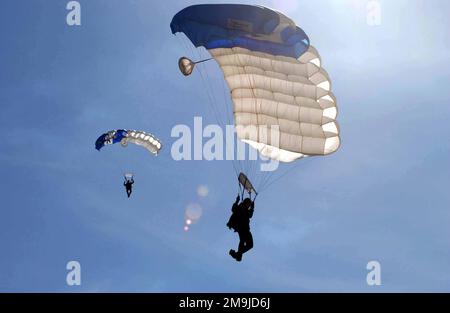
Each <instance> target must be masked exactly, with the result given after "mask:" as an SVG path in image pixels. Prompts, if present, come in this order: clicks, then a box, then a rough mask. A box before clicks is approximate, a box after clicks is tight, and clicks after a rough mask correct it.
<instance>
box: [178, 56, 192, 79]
mask: <svg viewBox="0 0 450 313" xmlns="http://www.w3.org/2000/svg"><path fill="white" fill-rule="evenodd" d="M194 66H195V62H193V61H192V60H190V59H188V58H186V57H182V58H180V59H179V60H178V67H179V68H180V71H181V73H183V75H184V76H189V75H191V74H192V71H193V70H194Z"/></svg>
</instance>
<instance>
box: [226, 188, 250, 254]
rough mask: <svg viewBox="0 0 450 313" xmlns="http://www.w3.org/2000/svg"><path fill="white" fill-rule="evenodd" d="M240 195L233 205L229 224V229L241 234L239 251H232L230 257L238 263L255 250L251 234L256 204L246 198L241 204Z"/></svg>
mask: <svg viewBox="0 0 450 313" xmlns="http://www.w3.org/2000/svg"><path fill="white" fill-rule="evenodd" d="M239 200H240V198H239V195H238V196H237V198H236V201H235V202H234V203H233V207H232V209H231V211H232V212H233V213H232V214H231V217H230V219H229V221H228V223H227V226H228V228H230V229H234V231H235V232H237V233H238V234H239V247H238V251H237V252H236V251H235V250H233V249H231V250H230V255H231V256H232V257H233V259H235V260H236V261H238V262H240V261H241V260H242V255H243V254H244V253H245V252H247V251H249V250H250V249H251V248H253V236H252V233H251V232H250V219H251V218H252V216H253V211H254V208H255V203H254V201H252V200H251V199H250V198H245V199H244V200H243V201H242V202H241V203H239Z"/></svg>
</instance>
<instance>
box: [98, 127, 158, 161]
mask: <svg viewBox="0 0 450 313" xmlns="http://www.w3.org/2000/svg"><path fill="white" fill-rule="evenodd" d="M119 142H120V144H121V145H122V146H123V147H126V146H127V145H128V143H129V142H131V143H134V144H136V145H139V146H142V147H144V148H145V149H147V150H148V151H149V152H151V153H152V154H154V155H157V154H158V152H159V150H161V148H162V144H161V141H160V140H159V139H157V138H156V137H155V136H153V135H152V134H149V133H146V132H143V131H138V130H126V129H117V130H111V131H109V132H107V133H104V134H102V135H101V136H100V137H98V139H97V140H96V141H95V149H97V150H99V151H100V149H101V148H103V147H104V146H106V145H112V144H115V143H119Z"/></svg>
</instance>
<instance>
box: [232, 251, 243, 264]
mask: <svg viewBox="0 0 450 313" xmlns="http://www.w3.org/2000/svg"><path fill="white" fill-rule="evenodd" d="M230 255H231V257H232V258H233V259H235V260H236V261H238V262H240V261H241V260H242V253H239V252H236V251H234V250H233V249H231V250H230Z"/></svg>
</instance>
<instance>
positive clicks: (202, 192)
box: [197, 185, 209, 198]
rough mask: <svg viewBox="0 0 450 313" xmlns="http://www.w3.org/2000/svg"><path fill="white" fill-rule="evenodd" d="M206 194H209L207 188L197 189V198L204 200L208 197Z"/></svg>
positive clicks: (199, 187)
mask: <svg viewBox="0 0 450 313" xmlns="http://www.w3.org/2000/svg"><path fill="white" fill-rule="evenodd" d="M208 194H209V189H208V186H205V185H200V186H198V187H197V195H198V196H199V197H202V198H205V197H207V196H208Z"/></svg>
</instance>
